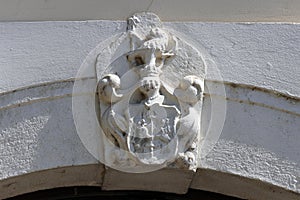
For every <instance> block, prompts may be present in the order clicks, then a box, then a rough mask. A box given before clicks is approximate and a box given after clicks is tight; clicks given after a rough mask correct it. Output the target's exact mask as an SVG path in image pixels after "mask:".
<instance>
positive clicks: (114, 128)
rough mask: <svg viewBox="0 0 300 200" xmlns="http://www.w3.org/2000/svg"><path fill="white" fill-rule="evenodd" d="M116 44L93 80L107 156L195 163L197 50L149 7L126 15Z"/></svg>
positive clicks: (121, 160)
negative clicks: (114, 54)
mask: <svg viewBox="0 0 300 200" xmlns="http://www.w3.org/2000/svg"><path fill="white" fill-rule="evenodd" d="M115 46H116V47H114V48H115V49H117V50H118V49H119V50H120V51H123V52H124V54H123V55H122V56H121V57H119V58H117V59H115V61H113V62H112V63H111V64H110V65H109V66H107V67H106V68H105V69H102V70H101V72H102V74H101V76H100V77H99V83H98V92H99V98H100V125H101V128H102V131H103V134H104V135H105V137H107V138H108V139H109V141H110V143H112V144H113V146H114V148H111V149H110V150H107V151H108V152H109V154H110V155H109V156H107V160H109V162H110V163H111V165H112V166H113V165H124V166H128V167H130V166H131V167H134V166H139V167H147V166H162V165H163V166H167V165H169V166H175V167H180V168H187V169H195V168H196V167H197V156H198V155H197V154H198V146H197V144H198V143H199V140H200V121H201V107H202V98H203V88H204V75H205V64H204V62H203V60H202V58H201V56H200V54H199V52H198V51H197V50H196V49H195V48H193V47H192V46H191V45H189V44H188V43H186V42H185V41H183V40H181V39H180V38H178V37H176V36H175V35H173V34H171V33H170V32H169V31H167V30H166V29H164V28H163V26H162V23H161V22H160V20H159V18H158V17H157V16H156V15H154V14H152V13H140V14H136V15H134V16H132V17H131V18H129V19H128V24H127V32H126V33H125V34H124V35H123V39H122V41H119V42H118V45H115ZM97 62H101V58H100V57H98V59H97ZM107 155H108V154H107Z"/></svg>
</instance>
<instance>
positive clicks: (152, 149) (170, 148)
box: [127, 104, 179, 164]
mask: <svg viewBox="0 0 300 200" xmlns="http://www.w3.org/2000/svg"><path fill="white" fill-rule="evenodd" d="M129 112H130V116H131V117H130V120H129V131H128V135H127V146H128V149H129V151H130V152H131V153H132V154H134V157H136V158H137V159H138V160H139V161H140V162H142V163H144V164H163V163H165V162H168V161H170V160H172V159H174V158H175V155H176V153H177V152H176V151H177V145H178V140H177V136H176V124H177V121H178V119H179V111H178V109H177V108H176V107H175V106H169V105H160V104H154V105H150V106H147V105H145V104H139V105H130V107H129Z"/></svg>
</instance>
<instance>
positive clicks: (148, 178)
mask: <svg viewBox="0 0 300 200" xmlns="http://www.w3.org/2000/svg"><path fill="white" fill-rule="evenodd" d="M278 3H279V2H277V1H275V2H274V4H272V5H277V4H278ZM154 5H155V4H153V6H154ZM108 6H109V5H108ZM1 9H3V8H1ZM153 9H154V8H153ZM154 10H155V9H154ZM290 12H291V13H294V15H297V12H296V11H294V10H293V9H292V8H291V10H290ZM157 14H159V13H157ZM179 14H180V13H179ZM166 15H167V14H166ZM0 16H1V15H0ZM6 16H9V15H6ZM17 16H18V15H17ZM32 16H33V17H35V16H34V14H33V15H32ZM32 16H31V15H24V16H23V15H22V17H24V18H25V20H26V19H32V18H31V17H32ZM46 16H47V15H46ZM58 16H59V15H58ZM168 16H170V15H167V16H162V19H164V18H165V19H170V18H168ZM210 16H211V15H210ZM216 16H217V18H215V19H214V20H212V21H222V20H219V18H218V15H216ZM256 16H258V15H256ZM297 16H298V15H297ZM27 17H28V18H27ZM122 17H123V16H121V14H120V16H118V17H117V19H119V18H122ZM250 17H251V16H250ZM179 18H180V17H178V18H172V19H170V20H172V21H173V20H176V21H178V22H170V21H169V22H164V26H166V27H167V28H168V29H170V30H173V31H174V32H176V33H178V34H180V36H181V37H183V38H185V39H186V40H187V41H189V42H190V43H192V44H193V45H194V46H196V47H197V48H198V49H200V50H201V52H202V53H203V55H204V57H205V60H206V62H207V63H208V69H207V75H206V78H205V84H206V90H205V92H204V104H203V110H202V124H201V128H202V129H203V131H206V130H208V129H209V130H211V131H218V130H216V129H214V128H211V127H209V126H210V123H211V122H210V120H211V109H212V108H211V101H212V100H215V101H219V102H220V104H218V105H224V104H225V105H226V117H225V122H224V125H223V128H222V130H221V131H222V132H221V136H220V139H219V140H218V142H217V143H216V145H215V146H214V147H213V149H212V150H211V151H210V152H209V153H208V155H206V156H205V157H202V158H201V159H200V160H199V163H200V164H199V166H198V170H197V172H195V173H194V172H190V171H180V170H175V169H163V170H160V171H157V172H151V173H152V174H151V173H150V174H144V175H143V174H132V175H128V174H124V173H121V172H117V171H115V170H112V169H109V168H105V166H104V165H103V164H101V163H99V161H97V159H95V158H94V157H93V156H92V155H91V154H90V153H89V152H88V150H87V149H86V148H85V147H84V145H83V144H82V142H81V140H80V138H79V136H78V134H77V132H76V127H75V125H74V121H73V115H72V90H73V84H74V80H75V77H76V74H77V71H78V70H79V68H80V66H81V64H82V62H83V61H84V59H85V58H86V57H87V55H88V53H89V52H91V51H92V50H93V49H94V48H95V47H96V46H97V45H98V44H99V43H101V42H103V41H104V40H106V39H108V38H110V37H111V36H113V35H116V34H118V33H121V32H124V31H126V22H125V18H124V19H123V20H121V21H117V20H90V21H44V22H1V23H0V149H1V151H0V180H1V181H0V198H7V197H10V196H15V195H18V194H23V193H27V192H31V191H36V190H41V189H48V188H54V187H60V186H73V185H96V186H102V188H103V189H107V190H113V189H121V190H122V189H143V190H153V191H164V192H175V193H185V192H186V191H187V190H188V188H194V189H202V190H208V191H213V192H219V193H223V194H227V195H232V196H237V197H240V198H248V199H271V198H272V199H299V198H300V196H299V193H300V152H299V146H300V134H299V133H300V101H299V99H300V34H299V33H300V25H299V24H297V23H296V24H295V23H289V22H284V23H262V22H259V23H253V22H251V23H235V22H197V21H195V22H191V21H185V20H186V19H185V18H182V19H183V20H177V19H179ZM19 19H20V18H18V17H15V18H9V17H8V18H4V20H19ZM45 19H48V18H45ZM50 19H52V18H50ZM58 19H65V18H58ZM70 19H73V18H72V17H71V18H70ZM108 19H110V17H108ZM197 19H198V18H197ZM200 19H203V18H201V17H200ZM204 19H205V17H204ZM260 19H261V18H260ZM264 19H267V18H263V19H262V21H264ZM273 19H274V20H275V21H276V20H277V21H280V20H278V19H279V18H276V17H274V18H273ZM294 19H295V21H297V20H298V19H299V18H297V17H295V18H294ZM38 20H44V18H38ZM227 21H234V19H230V20H227ZM235 21H244V20H235ZM252 21H260V20H255V19H254V20H252ZM270 21H273V20H270ZM210 66H211V68H210ZM216 69H217V70H216ZM220 75H221V77H220ZM86 78H88V79H89V78H90V79H92V78H93V74H92V76H91V77H86ZM220 86H222V87H224V88H225V92H226V95H225V96H224V94H223V93H222V92H220V91H219V90H218V87H220ZM207 88H215V89H214V90H210V91H209V90H207ZM215 109H216V108H215ZM220 109H224V108H223V107H222V108H220ZM216 114H218V113H216ZM128 177H130V179H131V180H129V178H128ZM158 177H160V178H158ZM161 177H164V178H161ZM173 177H176V180H178V181H174V178H173ZM120 180H122V181H120ZM141 180H143V181H144V184H140V181H141Z"/></svg>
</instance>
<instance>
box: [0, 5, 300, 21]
mask: <svg viewBox="0 0 300 200" xmlns="http://www.w3.org/2000/svg"><path fill="white" fill-rule="evenodd" d="M299 10H300V2H299V1H298V0H251V1H248V0H185V1H181V0H109V1H107V0H84V1H82V0H22V1H19V0H0V21H37V20H91V19H94V20H99V19H110V20H124V19H126V18H127V17H128V16H130V15H132V14H133V13H135V12H141V11H151V12H155V13H156V14H158V15H159V16H160V17H161V19H162V20H165V21H218V22H220V21H222V22H228V21H231V22H237V21H240V22H241V21H242V22H249V21H252V22H253V21H260V22H262V21H263V22H266V21H268V22H270V21H272V22H300V12H299Z"/></svg>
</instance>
